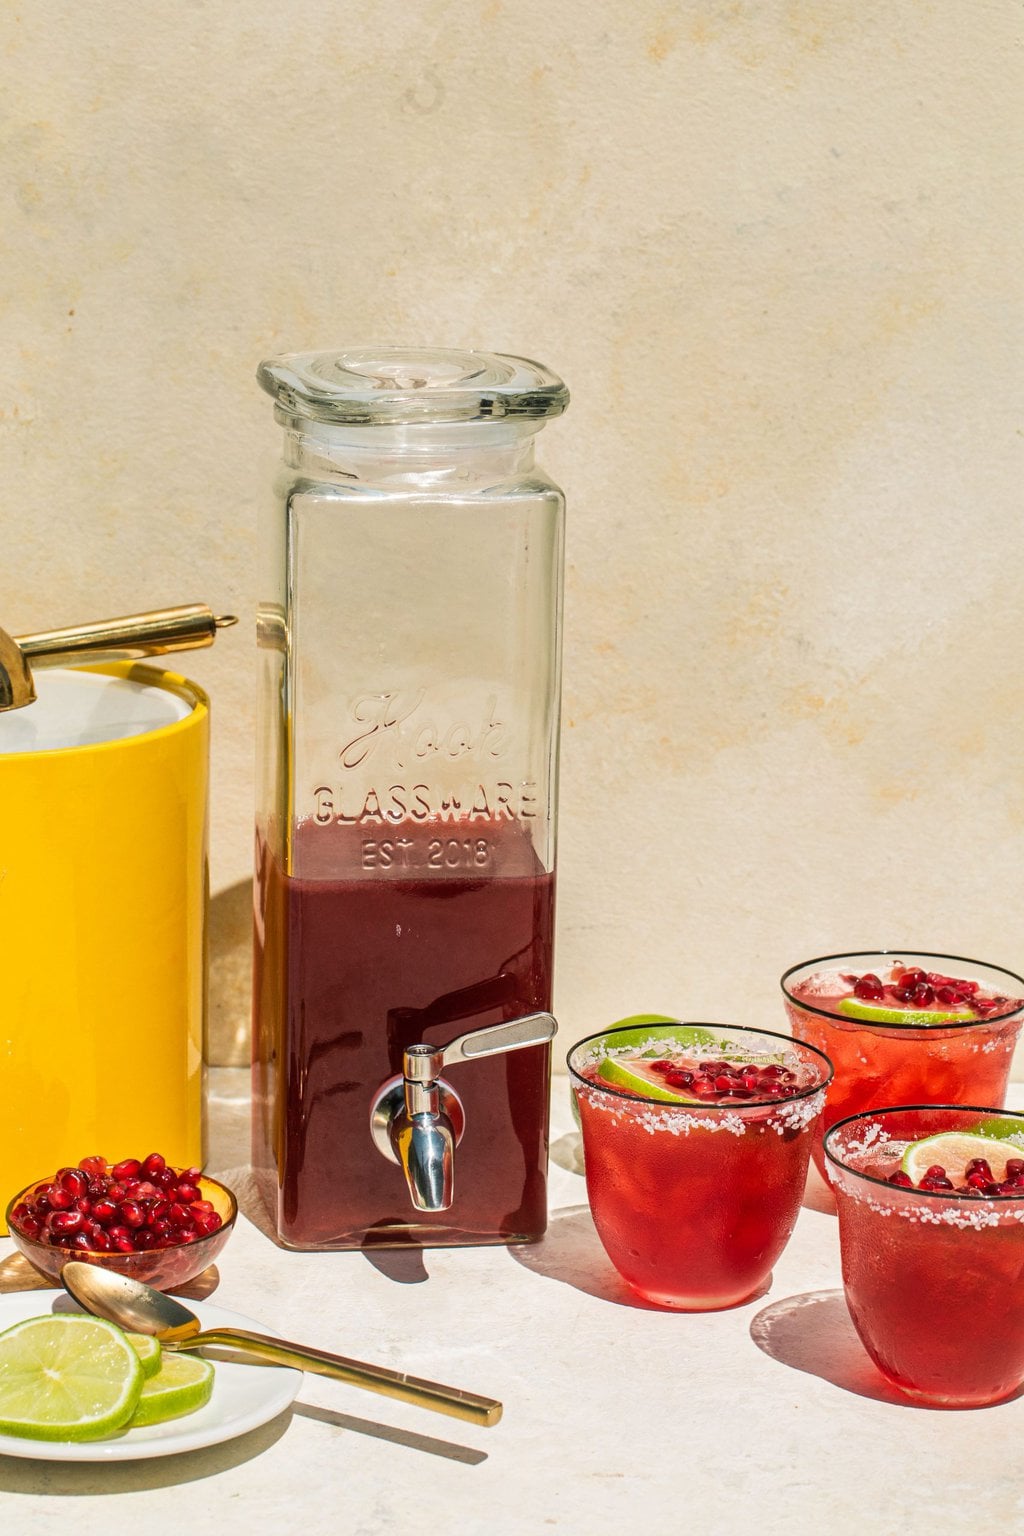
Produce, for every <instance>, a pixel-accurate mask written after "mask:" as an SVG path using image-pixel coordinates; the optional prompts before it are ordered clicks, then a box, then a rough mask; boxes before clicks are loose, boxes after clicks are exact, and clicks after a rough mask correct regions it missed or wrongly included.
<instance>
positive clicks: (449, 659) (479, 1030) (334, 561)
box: [253, 349, 568, 1248]
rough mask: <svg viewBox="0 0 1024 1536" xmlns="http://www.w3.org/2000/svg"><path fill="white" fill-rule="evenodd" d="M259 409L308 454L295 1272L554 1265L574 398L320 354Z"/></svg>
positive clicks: (275, 815) (280, 1090) (284, 587)
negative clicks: (544, 1243) (544, 1252)
mask: <svg viewBox="0 0 1024 1536" xmlns="http://www.w3.org/2000/svg"><path fill="white" fill-rule="evenodd" d="M259 380H260V383H261V384H262V386H263V388H264V389H266V390H267V391H268V393H270V394H271V395H272V396H273V397H274V400H275V414H276V417H277V420H278V421H279V423H280V424H281V426H282V427H283V428H284V453H283V461H282V464H281V468H280V471H279V474H278V477H277V483H276V486H275V488H274V493H273V495H272V496H270V497H268V500H267V505H266V507H265V509H264V514H263V523H262V538H261V543H262V553H263V571H262V598H261V605H260V612H259V620H258V628H259V647H260V696H259V743H260V745H259V788H258V811H257V895H256V956H255V1000H254V1030H253V1049H254V1057H253V1061H254V1077H253V1090H254V1159H253V1161H254V1166H255V1168H256V1170H257V1174H258V1176H259V1178H260V1182H261V1185H262V1187H263V1189H264V1192H265V1198H266V1199H267V1201H268V1204H269V1206H270V1209H271V1211H272V1214H273V1217H274V1220H275V1222H276V1226H277V1231H278V1233H279V1235H280V1238H281V1240H282V1241H283V1242H284V1243H286V1244H288V1245H290V1246H294V1247H301V1248H333V1247H361V1246H367V1245H377V1244H379V1245H398V1244H408V1243H413V1244H420V1245H431V1244H448V1245H450V1244H468V1243H485V1242H510V1241H524V1240H529V1239H532V1238H536V1237H539V1236H540V1235H541V1233H542V1232H543V1231H544V1228H545V1224H546V1219H547V1211H546V1207H547V1137H548V1086H549V1074H550V1046H549V1044H547V1043H545V1042H546V1040H547V1039H548V1038H549V1036H550V1032H551V1031H552V1030H553V1028H554V1024H553V1021H552V1020H550V1017H549V1015H548V1014H547V1013H546V1012H545V1010H547V1009H549V1007H550V1001H551V970H552V932H553V920H554V879H555V812H556V805H555V796H556V774H557V738H558V704H559V663H560V633H559V631H560V611H561V582H562V537H563V535H562V526H563V497H562V494H561V492H560V491H559V490H558V488H557V486H555V485H554V484H553V483H552V482H551V481H550V480H549V479H548V478H547V477H546V476H545V475H544V474H543V473H542V472H541V471H540V470H539V469H538V468H537V467H536V465H535V463H534V440H535V437H536V434H537V432H538V431H539V429H540V428H541V427H542V426H543V423H544V421H545V420H546V419H547V418H548V417H550V416H556V415H558V414H560V413H561V412H562V411H563V410H564V409H565V407H566V404H567V403H568V393H567V390H566V388H565V385H564V384H563V383H562V381H561V380H560V379H558V378H557V377H556V376H555V375H554V374H552V373H550V372H549V371H548V370H547V369H545V368H543V367H541V366H540V365H538V364H536V363H533V362H530V361H528V360H526V359H523V358H517V357H507V356H501V355H497V354H490V353H482V352H443V351H415V350H411V351H403V350H394V349H383V350H372V349H362V350H351V351H345V352H330V353H309V354H304V355H294V356H288V357H279V358H275V359H272V360H270V361H268V362H265V363H264V364H263V365H262V366H261V368H260V370H259ZM523 1016H528V1017H527V1021H526V1023H525V1024H519V1023H517V1022H515V1021H519V1020H521V1019H523ZM496 1026H501V1028H496ZM456 1037H467V1038H466V1039H465V1040H464V1041H461V1040H460V1044H459V1047H458V1049H454V1050H452V1049H450V1050H449V1051H448V1053H447V1055H444V1054H442V1051H441V1048H442V1047H445V1046H451V1044H452V1042H453V1041H454V1040H456ZM474 1056H478V1057H480V1058H481V1059H479V1060H473V1059H471V1058H472V1057H474ZM485 1058H486V1059H485ZM449 1068H454V1070H451V1072H450V1080H449ZM442 1070H443V1072H444V1076H441V1075H440V1074H441V1072H442Z"/></svg>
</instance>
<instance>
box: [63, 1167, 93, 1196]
mask: <svg viewBox="0 0 1024 1536" xmlns="http://www.w3.org/2000/svg"><path fill="white" fill-rule="evenodd" d="M56 1182H57V1184H58V1185H59V1186H60V1188H61V1189H66V1190H67V1192H68V1194H69V1195H70V1196H71V1197H72V1199H77V1198H78V1197H79V1196H80V1195H84V1194H85V1193H86V1191H87V1190H88V1188H89V1175H88V1174H86V1173H83V1172H82V1170H81V1168H62V1169H61V1170H60V1172H59V1173H58V1175H57V1180H56Z"/></svg>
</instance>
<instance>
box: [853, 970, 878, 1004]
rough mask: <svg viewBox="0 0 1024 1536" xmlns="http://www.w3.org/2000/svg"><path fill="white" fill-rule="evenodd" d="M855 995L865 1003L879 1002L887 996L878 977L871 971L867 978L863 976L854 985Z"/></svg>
mask: <svg viewBox="0 0 1024 1536" xmlns="http://www.w3.org/2000/svg"><path fill="white" fill-rule="evenodd" d="M853 993H854V996H855V997H860V998H863V999H864V1001H865V1002H877V1000H878V999H879V998H881V997H884V996H885V989H884V987H883V986H882V983H881V982H880V981H879V979H878V977H877V976H875V975H874V974H873V973H872V972H871V971H869V972H868V974H867V975H866V976H861V977H860V979H859V980H858V981H856V982H855V983H854V987H853Z"/></svg>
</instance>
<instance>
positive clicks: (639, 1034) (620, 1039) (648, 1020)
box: [594, 1013, 720, 1056]
mask: <svg viewBox="0 0 1024 1536" xmlns="http://www.w3.org/2000/svg"><path fill="white" fill-rule="evenodd" d="M666 1025H671V1026H672V1029H671V1033H670V1032H669V1030H668V1029H666V1028H665V1027H664V1026H666ZM652 1026H658V1028H657V1030H656V1035H657V1036H658V1037H659V1038H662V1039H663V1040H664V1042H665V1044H666V1045H669V1044H671V1045H681V1046H702V1045H712V1046H713V1045H717V1044H719V1043H720V1042H719V1041H718V1039H717V1036H715V1035H713V1034H712V1033H711V1031H710V1030H708V1029H700V1028H699V1027H698V1026H697V1025H696V1024H682V1023H681V1022H680V1021H679V1019H670V1018H668V1017H667V1016H666V1015H665V1014H663V1013H633V1014H630V1016H629V1018H628V1019H620V1020H619V1021H618V1023H617V1024H610V1025H609V1026H608V1029H607V1031H606V1033H607V1034H609V1035H610V1034H613V1033H614V1035H615V1046H616V1049H618V1047H619V1046H623V1045H637V1046H645V1047H647V1049H646V1051H645V1053H644V1054H645V1055H648V1056H664V1055H665V1052H664V1051H663V1050H660V1049H658V1047H657V1046H653V1047H652V1046H651V1033H652ZM594 1043H595V1044H597V1043H598V1042H596V1041H595V1042H594Z"/></svg>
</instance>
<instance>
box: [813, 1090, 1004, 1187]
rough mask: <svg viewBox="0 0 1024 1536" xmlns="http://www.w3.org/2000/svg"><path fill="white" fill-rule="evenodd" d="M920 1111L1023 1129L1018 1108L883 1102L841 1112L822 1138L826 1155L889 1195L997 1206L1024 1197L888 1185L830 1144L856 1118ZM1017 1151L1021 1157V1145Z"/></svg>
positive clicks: (844, 1169)
mask: <svg viewBox="0 0 1024 1536" xmlns="http://www.w3.org/2000/svg"><path fill="white" fill-rule="evenodd" d="M922 1110H927V1111H928V1113H929V1114H933V1113H934V1114H941V1113H942V1112H943V1110H953V1111H955V1112H956V1113H957V1114H968V1115H989V1116H990V1117H991V1118H993V1119H1003V1120H1019V1121H1020V1125H1021V1130H1024V1112H1022V1111H1021V1110H1017V1109H996V1108H994V1107H993V1106H992V1105H991V1104H884V1105H882V1106H881V1107H880V1108H878V1109H861V1110H858V1112H857V1113H856V1114H855V1115H844V1116H843V1118H842V1120H837V1121H835V1123H834V1124H833V1125H830V1126H829V1128H828V1130H827V1131H826V1132H825V1135H824V1138H823V1141H822V1149H823V1151H824V1153H825V1156H826V1158H827V1159H828V1161H829V1162H830V1163H833V1164H834V1165H835V1167H836V1168H841V1169H842V1171H843V1172H844V1173H848V1174H850V1175H851V1176H852V1177H853V1178H855V1179H861V1180H862V1181H863V1182H864V1183H865V1184H875V1185H877V1187H878V1188H879V1189H886V1190H889V1191H890V1193H892V1194H895V1195H899V1196H905V1197H907V1198H908V1199H912V1200H917V1199H922V1200H966V1201H970V1202H971V1203H972V1204H973V1205H978V1204H981V1203H983V1202H985V1201H988V1202H989V1203H990V1204H992V1205H997V1206H1000V1207H1001V1206H1004V1205H1011V1204H1013V1203H1014V1202H1018V1203H1019V1202H1020V1201H1022V1200H1024V1189H1022V1190H1021V1192H1020V1194H1019V1195H968V1194H965V1193H964V1192H963V1191H962V1190H959V1189H918V1188H917V1187H916V1185H915V1186H914V1187H912V1188H911V1189H907V1188H906V1186H905V1185H902V1184H890V1183H889V1180H888V1179H880V1178H877V1177H876V1176H875V1175H874V1174H873V1173H865V1172H864V1171H863V1169H861V1168H852V1167H851V1166H850V1164H849V1163H846V1162H844V1161H843V1159H842V1158H841V1157H840V1156H839V1155H838V1153H836V1152H833V1151H832V1148H831V1147H830V1146H829V1142H830V1141H831V1140H832V1138H833V1137H834V1136H837V1135H838V1133H839V1132H840V1131H841V1130H842V1129H843V1126H844V1125H850V1124H851V1123H852V1122H853V1121H855V1120H876V1119H878V1117H879V1116H880V1115H895V1114H899V1115H909V1114H915V1113H920V1112H921V1111H922ZM932 1134H933V1135H935V1136H941V1135H942V1134H943V1133H942V1132H941V1131H933V1132H932ZM964 1134H967V1133H964ZM1011 1145H1012V1146H1016V1145H1017V1143H1016V1142H1012V1143H1011ZM1018 1150H1019V1151H1020V1153H1021V1156H1022V1157H1024V1148H1019V1149H1018Z"/></svg>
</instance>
